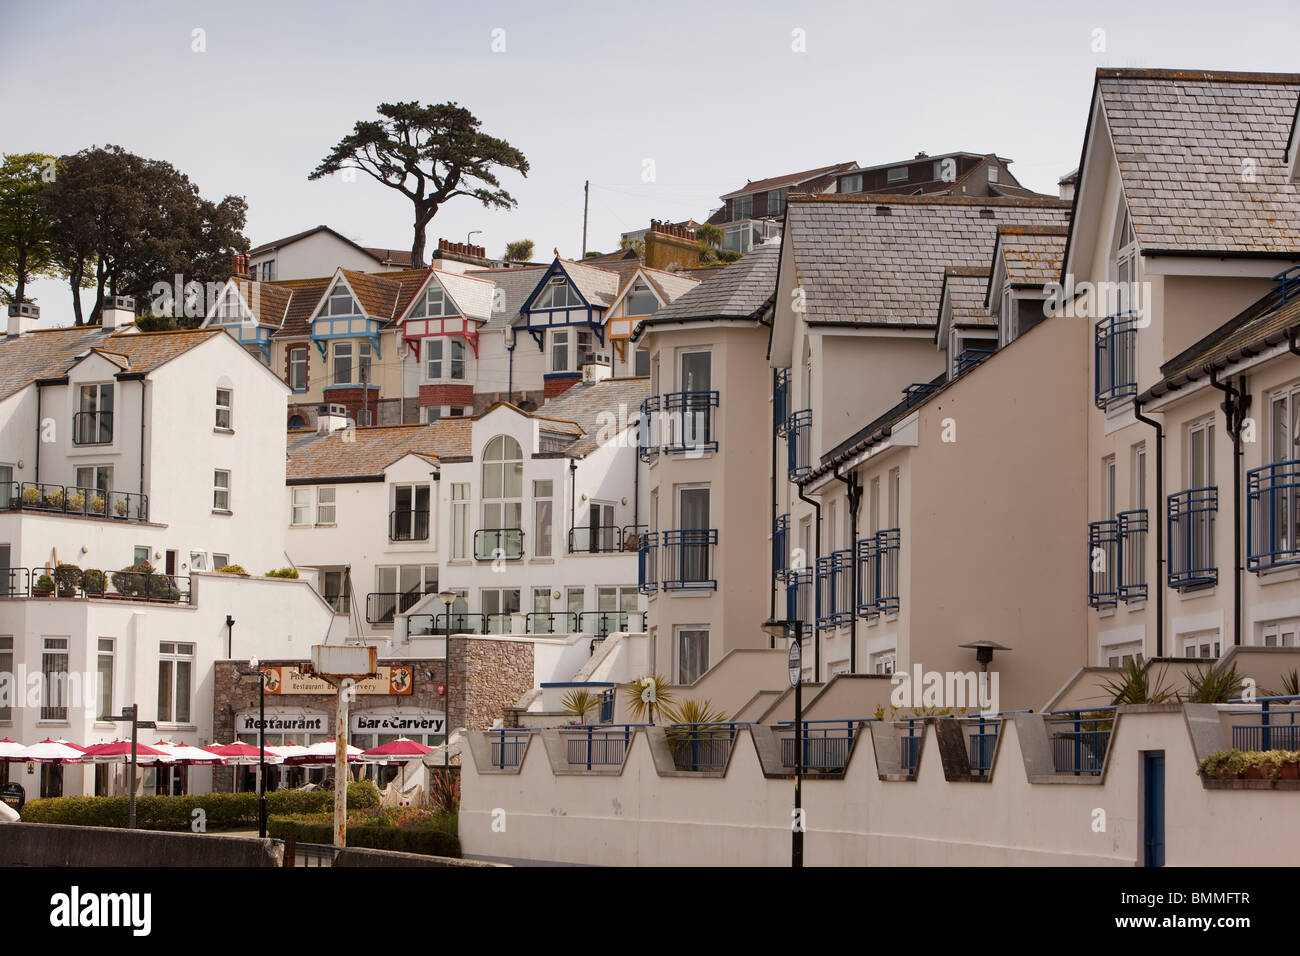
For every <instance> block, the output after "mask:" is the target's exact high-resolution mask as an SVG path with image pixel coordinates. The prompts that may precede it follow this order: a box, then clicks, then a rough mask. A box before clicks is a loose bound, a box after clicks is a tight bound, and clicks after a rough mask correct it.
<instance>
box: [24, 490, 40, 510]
mask: <svg viewBox="0 0 1300 956" xmlns="http://www.w3.org/2000/svg"><path fill="white" fill-rule="evenodd" d="M40 503H41V489H39V488H24V489H23V505H24V506H25V507H27V508H35V507H36V506H37V505H39V504H40Z"/></svg>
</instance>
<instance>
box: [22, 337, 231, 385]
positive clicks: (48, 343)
mask: <svg viewBox="0 0 1300 956" xmlns="http://www.w3.org/2000/svg"><path fill="white" fill-rule="evenodd" d="M224 334H225V333H224V332H223V331H222V330H221V329H188V330H184V331H179V332H137V331H135V329H134V328H133V327H132V328H127V329H119V330H114V331H109V332H106V331H104V330H103V329H102V328H101V327H100V326H98V325H83V326H74V327H72V328H66V329H47V330H45V331H37V332H28V333H26V334H24V335H21V336H13V337H8V338H0V398H8V397H9V396H10V395H12V394H14V393H15V392H17V391H19V390H21V389H23V388H25V387H27V386H28V385H30V384H31V383H32V382H34V381H36V380H37V379H43V378H59V377H61V376H63V375H64V374H65V373H67V371H68V370H69V369H70V368H71V367H72V366H73V365H75V364H77V362H78V361H80V360H81V357H83V356H84V355H85V353H87V352H90V351H91V350H94V351H95V352H97V353H98V354H101V355H103V356H104V358H105V359H107V360H108V361H110V362H112V363H113V364H114V365H116V366H117V367H118V368H120V369H122V370H123V371H124V372H131V373H145V374H147V373H149V372H152V371H153V370H154V369H156V368H158V367H159V366H161V365H164V364H165V363H167V362H170V361H171V360H172V359H174V358H176V356H178V355H180V354H182V353H184V352H188V351H189V350H190V349H192V348H194V347H195V346H197V345H201V344H202V343H203V342H206V341H207V340H208V339H210V338H212V337H213V336H214V335H224Z"/></svg>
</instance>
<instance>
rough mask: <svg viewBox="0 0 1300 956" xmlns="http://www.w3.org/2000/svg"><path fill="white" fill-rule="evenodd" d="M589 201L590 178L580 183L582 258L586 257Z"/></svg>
mask: <svg viewBox="0 0 1300 956" xmlns="http://www.w3.org/2000/svg"><path fill="white" fill-rule="evenodd" d="M590 201H591V180H590V179H587V180H584V181H583V183H582V258H584V259H585V258H587V206H588V204H589V202H590Z"/></svg>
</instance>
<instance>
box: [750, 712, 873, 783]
mask: <svg viewBox="0 0 1300 956" xmlns="http://www.w3.org/2000/svg"><path fill="white" fill-rule="evenodd" d="M874 719H875V718H872V717H864V718H854V719H834V720H805V721H803V768H804V770H805V771H809V770H820V771H828V772H836V771H841V770H843V769H844V767H845V765H846V764H847V763H848V761H849V751H850V750H851V749H852V748H853V738H854V736H855V735H856V734H857V733H858V729H859V727H860V725H862V724H866V723H870V722H871V721H872V720H874ZM773 729H774V730H775V732H776V734H777V738H778V739H779V740H780V741H781V765H782V766H783V767H785V768H786V769H794V768H795V767H796V766H797V764H796V760H795V758H796V756H797V741H796V739H795V725H794V721H788V722H786V723H782V724H778V725H777V726H776V727H775V728H773Z"/></svg>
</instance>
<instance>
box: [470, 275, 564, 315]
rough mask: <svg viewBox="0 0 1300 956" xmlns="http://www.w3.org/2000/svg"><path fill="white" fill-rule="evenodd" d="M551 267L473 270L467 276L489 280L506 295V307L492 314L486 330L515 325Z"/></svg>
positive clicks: (504, 297)
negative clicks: (522, 309) (538, 284)
mask: <svg viewBox="0 0 1300 956" xmlns="http://www.w3.org/2000/svg"><path fill="white" fill-rule="evenodd" d="M548 268H549V266H529V267H528V268H526V269H471V270H470V271H468V272H466V273H465V274H466V275H468V276H475V277H477V278H480V279H488V280H490V281H491V282H492V284H493V285H494V286H495V287H496V288H498V289H500V290H501V291H502V293H504V296H503V299H504V307H503V308H502V309H501V311H494V312H492V313H491V318H489V319H488V322H487V324H486V325H484V326H483V328H484V329H488V330H490V329H500V328H504V327H505V326H508V325H513V324H515V322H516V321H518V319H519V310H520V309H521V308H522V307H523V304H524V302H525V301H526V300H527V299H528V297H529V296H530V295H532V293H533V290H534V289H536V288H537V283H538V282H540V281H541V278H542V275H543V274H544V273H545V272H546V270H547V269H548Z"/></svg>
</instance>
